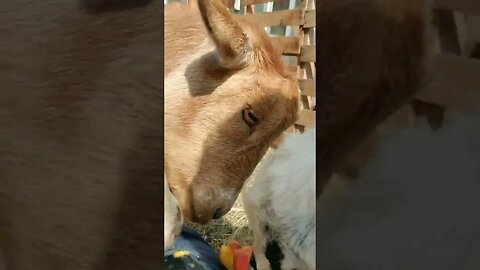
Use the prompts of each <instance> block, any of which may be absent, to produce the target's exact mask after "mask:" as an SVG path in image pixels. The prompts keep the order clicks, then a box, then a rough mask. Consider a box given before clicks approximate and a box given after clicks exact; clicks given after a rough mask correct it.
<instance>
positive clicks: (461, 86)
mask: <svg viewBox="0 0 480 270" xmlns="http://www.w3.org/2000/svg"><path fill="white" fill-rule="evenodd" d="M433 15H434V16H433V26H434V30H435V31H436V33H435V34H436V35H435V39H436V40H435V49H436V53H435V57H434V59H433V63H432V69H431V73H430V78H429V79H430V83H429V84H428V86H427V87H426V88H425V89H424V90H422V91H421V92H420V93H419V94H418V95H417V97H416V99H415V100H414V101H413V102H412V103H411V104H410V105H409V106H406V108H403V109H402V110H401V111H399V112H398V113H397V114H396V115H394V117H392V118H394V119H395V120H396V123H395V124H396V125H397V126H402V127H403V126H405V125H407V126H412V125H415V124H416V123H419V124H420V123H424V122H425V121H424V120H427V123H428V124H429V126H430V128H433V129H438V128H440V127H441V126H442V123H443V122H444V121H445V119H448V118H449V117H450V116H452V115H453V114H455V113H458V112H465V111H468V110H470V109H472V108H473V107H474V106H478V105H480V45H479V44H480V43H479V41H480V1H478V0H434V11H433ZM417 120H418V121H417Z"/></svg>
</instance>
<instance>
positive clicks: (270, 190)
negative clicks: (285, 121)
mask: <svg viewBox="0 0 480 270" xmlns="http://www.w3.org/2000/svg"><path fill="white" fill-rule="evenodd" d="M242 196H243V202H244V207H245V212H246V214H247V217H248V222H249V226H250V228H251V229H252V231H253V235H254V244H253V245H254V255H255V260H256V262H257V269H259V270H264V269H273V270H275V269H299V270H300V269H315V129H309V130H307V131H305V132H304V133H303V134H300V133H294V134H290V135H287V136H286V137H285V139H284V141H283V142H282V143H281V144H280V146H279V148H278V149H277V150H274V152H272V154H270V155H269V156H267V157H266V158H265V159H264V161H263V162H261V163H260V165H259V167H258V169H257V172H256V173H255V174H254V176H253V177H252V178H251V179H250V180H249V181H248V182H247V184H246V185H245V187H244V191H243V195H242ZM272 243H276V244H278V247H279V248H280V250H270V251H269V250H268V249H269V248H268V246H270V245H271V244H272ZM273 246H275V245H273ZM275 252H277V253H282V255H283V256H281V257H283V258H281V257H280V258H278V257H277V258H273V257H270V258H269V260H267V257H269V256H268V254H269V253H275ZM269 261H270V262H269Z"/></svg>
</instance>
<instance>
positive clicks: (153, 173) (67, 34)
mask: <svg viewBox="0 0 480 270" xmlns="http://www.w3.org/2000/svg"><path fill="white" fill-rule="evenodd" d="M100 2H101V1H100ZM111 2H112V3H113V1H111ZM110 10H114V8H111V9H110ZM104 11H107V10H104ZM162 12H163V3H161V2H160V1H152V3H151V4H150V5H146V6H143V7H142V5H139V6H138V7H137V8H134V9H125V10H117V11H115V12H113V11H111V12H101V13H94V14H91V13H87V12H85V11H84V10H82V9H81V8H80V6H79V4H78V3H77V2H75V1H63V0H45V1H27V0H19V1H15V5H12V4H11V2H9V1H2V2H0V13H1V14H2V15H1V16H0V34H1V36H2V37H3V38H2V39H0V51H1V52H2V53H1V55H0V85H1V86H2V88H1V90H0V91H1V98H0V186H1V189H0V259H3V262H0V265H2V263H3V264H4V265H5V267H6V268H7V269H9V270H64V269H69V270H79V269H87V270H90V269H98V270H113V269H116V270H122V269H147V270H148V269H160V268H161V267H162V266H161V265H162V256H161V254H162V251H163V248H162V247H161V242H162V239H161V235H162V234H163V232H162V226H163V218H162V209H163V202H162V194H163V187H162V181H163V179H162V175H161V174H162V172H163V166H164V164H162V155H163V150H164V149H163V144H162V139H163V136H164V134H163V130H162V124H163V118H164V117H165V120H166V122H165V128H166V134H165V140H166V144H167V147H166V149H165V150H168V149H170V151H169V152H168V151H167V153H166V155H165V164H166V165H165V166H166V167H167V168H166V169H167V177H169V180H168V181H169V183H171V184H172V185H174V186H177V188H176V189H175V191H176V194H175V195H176V196H177V197H179V198H181V199H182V200H183V201H185V200H190V199H191V198H192V196H191V195H190V194H188V193H187V192H188V191H187V190H181V189H180V188H178V186H180V185H184V186H187V187H188V188H189V189H190V190H191V189H194V188H195V189H197V188H207V189H209V188H212V187H215V188H216V189H217V190H222V189H227V190H230V189H231V188H232V186H233V187H235V188H239V187H240V186H241V185H242V183H243V180H244V178H245V177H246V176H248V174H249V172H250V171H251V170H253V168H254V166H255V165H256V162H258V159H259V158H260V157H261V155H262V153H263V151H264V148H266V147H267V146H268V144H269V143H270V142H271V141H272V140H274V139H275V137H276V136H278V135H279V134H280V133H281V131H282V129H285V128H286V127H287V126H288V125H290V124H291V123H292V122H293V121H294V120H295V116H296V110H297V103H296V90H297V89H296V85H295V82H294V81H293V80H291V79H290V78H287V77H285V76H283V74H281V73H278V72H277V71H278V70H280V69H279V68H277V66H279V62H278V60H275V59H276V58H275V57H276V56H273V55H269V54H268V51H264V50H265V48H267V49H268V48H269V46H268V45H266V46H265V47H262V45H261V44H258V48H256V49H255V50H254V52H255V53H253V54H252V55H253V56H255V57H256V58H252V59H255V61H258V62H253V63H255V64H253V63H252V64H250V62H249V63H248V65H246V66H244V67H242V68H239V69H237V70H231V71H228V72H226V70H225V69H224V68H221V67H219V66H218V65H217V66H215V65H214V66H212V67H211V68H210V69H208V70H205V68H206V66H205V63H217V61H216V60H215V52H214V51H212V52H211V53H208V54H206V55H205V56H204V57H203V58H201V59H192V60H196V62H194V63H193V62H192V63H190V64H189V65H187V67H189V69H188V72H187V73H186V74H187V75H188V76H187V77H188V78H189V81H188V82H189V85H190V90H191V91H192V92H191V93H192V94H189V95H184V96H181V95H180V94H182V93H183V94H186V93H189V92H188V90H187V89H185V90H184V92H181V93H178V95H176V96H169V95H166V98H165V104H164V105H165V110H166V113H165V116H164V113H163V110H162V103H163V102H164V99H163V96H164V94H163V89H164V87H163V86H162V85H161V76H162V74H161V70H162V67H163V63H162V62H163V59H162V57H163V55H162V51H161V44H162V42H163V40H162V36H161V33H160V31H161V29H162V25H161V17H160V16H161V14H162ZM191 13H192V14H195V12H191ZM170 16H171V15H170ZM174 16H175V17H176V18H177V19H179V20H177V22H176V25H170V26H168V25H167V24H168V18H167V19H166V20H167V22H166V25H165V27H166V29H167V30H166V32H165V36H166V37H167V39H169V41H168V42H166V43H167V44H169V42H173V40H174V39H183V42H179V41H178V40H177V43H175V44H176V50H177V51H175V49H174V47H172V46H168V45H166V46H165V55H166V57H165V58H166V59H165V60H166V61H165V71H164V75H165V76H167V75H168V74H170V72H171V71H172V70H175V67H178V66H179V65H180V64H181V63H180V62H179V61H182V59H183V58H185V57H187V56H189V55H192V56H193V55H194V54H195V53H196V52H198V51H199V49H196V46H197V45H198V42H200V41H201V40H202V39H203V38H205V35H204V34H202V33H201V32H197V31H201V29H202V24H201V23H199V20H198V19H199V18H200V16H198V15H195V16H194V15H192V16H190V14H189V13H188V11H185V10H183V11H181V12H179V13H176V14H174ZM167 17H168V11H167ZM180 19H181V20H180ZM189 23H190V24H191V25H192V26H193V25H194V26H195V27H196V28H195V29H194V31H193V33H191V32H189V31H190V30H188V29H187V28H185V27H186V26H188V24H189ZM252 27H253V26H252ZM252 29H253V28H252ZM252 31H253V30H252ZM190 33H191V34H190ZM202 35H203V37H202ZM190 37H191V38H190ZM258 40H262V38H259V39H256V38H255V36H254V37H252V38H251V41H252V43H253V44H255V42H257V41H258ZM170 44H171V45H173V44H174V43H170ZM182 48H185V50H184V51H183V52H181V51H178V50H179V49H180V50H182ZM212 48H213V47H212ZM272 59H273V60H272ZM269 61H270V62H269ZM271 66H276V67H275V68H270V67H271ZM266 67H268V68H266ZM199 68H203V69H204V70H199ZM185 71H187V70H184V73H182V75H184V74H185ZM217 71H218V72H217ZM276 72H277V73H276ZM209 74H210V75H209ZM237 74H238V75H237ZM184 77H185V76H184ZM227 79H228V80H227ZM166 80H167V78H166ZM166 83H167V81H166ZM169 87H170V85H168V84H167V85H166V87H165V91H166V93H168V89H167V88H169ZM215 87H216V88H215ZM175 90H176V89H175ZM213 90H215V91H213ZM294 90H295V91H294ZM170 93H171V92H170ZM247 101H248V102H251V103H252V104H251V105H252V106H253V107H254V108H255V109H256V111H257V113H258V114H259V117H260V119H261V122H260V123H259V124H258V126H257V127H256V128H255V129H253V130H249V129H248V128H247V127H246V126H245V125H244V124H243V122H241V120H242V118H241V112H240V111H239V106H237V105H239V104H242V106H243V104H244V103H246V102H247ZM275 101H276V102H275ZM217 104H218V106H217ZM225 109H227V110H225ZM195 112H196V115H195V114H193V113H195ZM267 112H268V113H267ZM190 113H192V114H190ZM195 125H197V126H195ZM198 126H201V127H203V129H201V131H199V130H198V129H197V127H198ZM168 129H170V130H168ZM207 135H208V136H207ZM169 146H170V147H174V149H172V148H169ZM204 146H205V147H206V148H203V147H204ZM185 147H187V148H185ZM175 148H176V149H175ZM177 150H178V152H177ZM229 151H233V152H229ZM190 153H192V155H190ZM200 154H202V155H201V156H200ZM234 154H235V155H234ZM179 156H181V157H186V158H188V159H189V160H190V161H191V163H187V164H183V163H181V162H182V160H180V161H179V159H178V157H179ZM175 157H177V159H175ZM201 158H204V159H205V160H200V159H201ZM200 164H202V166H201V167H200ZM178 168H181V169H179V170H177V169H178ZM230 168H233V169H231V170H230ZM172 171H173V172H177V173H179V174H182V175H184V176H185V177H186V179H194V180H193V183H192V182H187V181H185V179H179V178H175V177H174V176H172V174H173V173H172ZM198 174H200V175H202V174H203V175H212V177H203V178H201V177H197V178H195V175H198ZM217 200H218V201H217V202H216V204H210V203H211V202H210V201H208V200H203V201H197V202H196V207H200V209H202V208H203V209H209V208H213V207H215V208H217V207H224V208H223V209H224V211H227V210H228V205H229V204H230V202H229V200H224V201H222V200H221V199H217ZM190 201H191V200H190ZM181 206H183V207H186V208H187V209H188V208H189V206H186V205H185V204H184V205H181ZM182 210H183V209H182ZM186 211H188V210H186ZM205 211H208V210H205Z"/></svg>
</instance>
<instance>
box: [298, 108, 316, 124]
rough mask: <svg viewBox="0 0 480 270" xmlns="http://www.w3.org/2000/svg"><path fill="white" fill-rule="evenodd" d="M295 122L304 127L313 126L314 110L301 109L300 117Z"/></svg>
mask: <svg viewBox="0 0 480 270" xmlns="http://www.w3.org/2000/svg"><path fill="white" fill-rule="evenodd" d="M295 124H297V125H301V126H305V127H315V112H314V111H310V110H302V111H301V112H300V117H299V119H298V120H297V122H295Z"/></svg>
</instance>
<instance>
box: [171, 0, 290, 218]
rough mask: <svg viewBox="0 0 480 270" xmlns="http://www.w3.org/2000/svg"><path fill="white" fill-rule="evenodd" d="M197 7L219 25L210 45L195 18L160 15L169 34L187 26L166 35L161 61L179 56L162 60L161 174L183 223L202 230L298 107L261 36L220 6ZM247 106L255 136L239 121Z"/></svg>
mask: <svg viewBox="0 0 480 270" xmlns="http://www.w3.org/2000/svg"><path fill="white" fill-rule="evenodd" d="M205 3H212V4H211V6H210V4H205ZM202 4H203V5H205V8H201V9H200V10H205V14H206V15H205V17H203V20H205V21H207V24H209V23H210V24H212V23H213V22H216V27H211V29H210V30H208V32H209V33H210V35H212V36H215V38H212V43H213V44H212V43H209V44H207V43H205V42H206V36H205V34H204V33H205V32H204V30H205V28H207V29H209V28H208V27H204V25H203V23H202V17H201V16H200V14H199V13H198V11H197V10H195V9H187V7H186V6H184V5H180V4H177V5H168V6H167V7H166V10H165V27H166V29H168V28H172V29H177V28H178V27H179V25H182V26H185V30H182V31H180V30H178V31H171V32H165V54H166V55H175V56H176V57H170V58H166V60H165V73H164V74H165V84H166V89H165V95H166V100H167V101H166V103H165V106H166V107H165V159H166V167H165V169H166V174H167V180H168V181H169V184H170V186H171V188H172V191H173V193H174V194H175V196H176V197H177V199H178V200H179V204H180V208H181V209H182V213H183V214H184V215H185V217H186V218H187V219H190V220H193V221H197V222H201V223H206V222H208V221H209V220H210V219H211V218H212V216H213V213H214V211H215V210H216V209H219V211H221V213H222V214H224V213H226V212H227V211H228V210H229V209H230V208H231V206H232V204H233V203H234V201H235V198H236V197H237V195H238V192H239V191H240V188H241V187H242V185H243V183H244V181H245V180H246V178H247V177H248V176H249V175H250V174H251V173H252V171H253V169H254V168H255V166H256V164H257V163H258V162H259V161H260V159H261V158H262V157H263V155H264V154H265V151H266V150H267V149H268V147H269V146H270V145H271V144H272V143H273V141H274V140H275V139H276V138H277V137H278V136H279V135H280V134H281V133H282V132H283V131H284V130H285V129H286V128H287V127H288V126H290V125H292V123H293V122H294V121H295V119H296V116H297V111H298V105H299V103H298V87H297V84H296V80H294V79H292V78H290V77H289V76H288V75H287V74H286V73H285V71H284V70H283V65H282V63H281V61H280V55H279V54H278V52H276V51H275V50H274V48H273V46H272V44H271V43H270V42H269V40H268V38H267V36H266V34H265V32H264V31H263V30H262V29H261V28H258V27H257V26H256V25H254V24H252V23H251V22H248V21H243V20H241V19H235V20H234V19H233V17H232V16H231V15H230V14H229V13H228V12H227V11H226V9H225V8H224V7H223V6H219V3H217V1H212V2H206V1H198V5H200V6H201V5H202ZM220 7H222V8H220ZM217 10H219V12H217ZM208 12H210V13H208ZM170 14H172V15H170ZM207 14H210V15H207ZM208 16H211V17H212V19H210V20H211V22H209V21H208V19H207V17H208ZM215 18H216V19H215ZM214 19H215V20H216V21H215V20H214ZM225 29H227V30H225ZM232 29H233V30H232ZM230 30H231V31H230ZM229 31H230V32H229ZM217 32H219V33H222V34H218V35H217V34H216V33H217ZM224 33H229V34H228V36H229V38H227V37H225V36H224ZM202 42H203V45H201V44H202ZM214 45H215V46H214ZM215 48H217V49H218V51H217V50H215ZM192 52H197V55H196V56H194V57H192ZM247 104H249V105H250V106H251V107H252V108H253V109H254V111H255V112H256V114H257V116H258V118H259V119H260V122H259V124H258V125H257V126H254V127H252V128H249V127H248V125H246V124H245V122H244V120H243V118H242V113H241V112H242V108H244V107H245V106H247ZM193 138H196V140H194V139H193ZM220 161H221V162H220Z"/></svg>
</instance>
